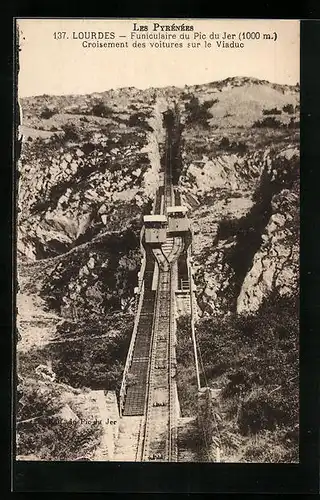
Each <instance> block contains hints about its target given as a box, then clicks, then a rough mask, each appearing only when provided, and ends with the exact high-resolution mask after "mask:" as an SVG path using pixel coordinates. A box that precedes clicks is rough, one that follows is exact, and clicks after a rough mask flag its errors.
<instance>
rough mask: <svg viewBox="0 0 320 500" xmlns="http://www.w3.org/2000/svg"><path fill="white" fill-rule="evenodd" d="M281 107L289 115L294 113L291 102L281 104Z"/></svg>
mask: <svg viewBox="0 0 320 500" xmlns="http://www.w3.org/2000/svg"><path fill="white" fill-rule="evenodd" d="M282 109H283V111H284V112H285V113H288V114H289V115H292V114H293V113H294V107H293V104H286V105H285V106H283V108H282Z"/></svg>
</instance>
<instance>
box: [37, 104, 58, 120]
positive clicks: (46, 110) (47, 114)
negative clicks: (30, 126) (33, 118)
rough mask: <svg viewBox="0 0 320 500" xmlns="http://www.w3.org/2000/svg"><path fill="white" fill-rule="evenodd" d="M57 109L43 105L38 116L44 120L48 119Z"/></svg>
mask: <svg viewBox="0 0 320 500" xmlns="http://www.w3.org/2000/svg"><path fill="white" fill-rule="evenodd" d="M57 113H58V111H57V110H56V109H50V108H48V107H45V108H44V109H43V110H42V111H41V113H40V118H44V119H45V120H48V119H49V118H51V117H52V116H53V115H56V114H57Z"/></svg>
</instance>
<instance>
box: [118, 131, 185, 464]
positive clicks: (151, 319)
mask: <svg viewBox="0 0 320 500" xmlns="http://www.w3.org/2000/svg"><path fill="white" fill-rule="evenodd" d="M172 144H173V143H172V126H170V125H168V126H167V134H166V141H165V158H164V163H165V164H164V179H163V186H162V187H160V188H159V189H158V192H157V195H156V199H155V202H154V205H153V212H154V213H155V214H158V213H159V214H165V213H166V209H167V207H168V206H172V204H174V203H177V202H180V195H179V194H176V193H175V190H174V189H173V184H172ZM183 248H184V242H183V239H182V238H181V237H177V236H176V237H174V238H168V239H167V241H166V243H164V244H162V246H161V247H160V248H156V249H155V248H154V249H152V250H148V251H147V254H146V259H147V262H146V269H145V276H144V292H143V293H144V297H143V303H142V308H141V313H140V319H139V325H138V334H137V340H136V343H135V347H134V351H133V356H132V361H131V367H130V370H129V372H128V374H129V378H130V377H131V378H132V379H133V380H132V384H131V385H130V384H129V387H128V388H127V392H126V398H125V404H124V412H123V414H124V415H127V416H134V415H144V418H143V421H142V426H141V429H140V435H139V442H138V452H137V460H141V461H160V462H167V461H168V462H174V461H177V394H176V386H175V381H174V377H175V371H176V361H175V345H174V342H175V340H174V339H175V323H174V321H175V320H174V300H175V297H174V276H175V272H174V269H175V268H174V266H176V261H177V259H178V258H179V255H180V254H181V252H182V251H183ZM155 263H156V266H158V282H157V287H156V290H152V283H151V282H152V280H151V275H152V273H153V270H154V266H155Z"/></svg>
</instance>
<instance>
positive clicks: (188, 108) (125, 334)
mask: <svg viewBox="0 0 320 500" xmlns="http://www.w3.org/2000/svg"><path fill="white" fill-rule="evenodd" d="M172 101H176V102H177V103H178V105H179V108H180V112H181V117H182V124H183V131H182V141H181V144H182V146H181V147H182V150H181V153H182V164H183V165H182V172H181V177H180V190H181V193H182V194H183V196H184V200H185V202H186V204H187V205H188V206H189V208H190V217H191V218H192V220H193V230H194V241H193V259H194V273H195V274H194V276H195V282H196V285H197V301H198V307H199V316H200V320H199V338H200V340H201V331H202V330H201V328H203V325H202V323H201V321H202V322H203V321H206V318H209V319H210V318H211V319H214V320H216V319H217V321H218V320H219V318H222V317H224V316H229V317H233V316H234V315H236V316H239V317H240V316H243V315H244V316H248V315H250V314H254V315H255V316H256V317H259V314H260V311H261V308H263V307H265V303H266V301H268V300H273V301H274V299H275V297H280V298H284V299H285V300H291V299H292V300H293V299H294V298H295V296H296V295H297V293H298V258H299V255H298V241H299V237H298V232H299V172H298V167H299V88H297V87H290V86H284V85H276V84H271V83H269V82H266V81H260V80H256V79H253V78H228V79H226V80H224V81H220V82H213V83H210V84H203V85H196V86H191V87H187V86H186V87H184V88H175V87H169V88H164V89H147V90H144V91H142V90H138V89H135V88H124V89H118V90H109V91H106V92H104V93H100V94H92V95H84V96H47V95H43V96H37V97H30V98H25V99H22V100H21V106H22V110H23V121H22V126H21V132H22V133H23V144H22V151H21V156H20V160H19V163H18V169H19V185H18V248H17V252H18V264H19V265H18V281H19V288H20V290H19V296H18V308H19V324H18V335H19V338H20V341H19V342H18V363H19V364H20V367H21V368H20V372H21V377H22V381H21V388H23V391H24V394H25V397H26V398H27V400H28V401H31V399H32V398H31V397H29V396H28V394H29V392H30V390H31V389H30V390H29V389H28V387H29V386H30V387H32V383H31V382H30V384H27V383H25V381H26V379H28V380H29V381H30V380H31V381H33V383H35V381H36V380H38V379H39V377H40V379H41V377H42V380H43V381H44V383H46V382H45V380H46V379H45V376H44V375H43V373H44V371H45V370H44V369H42V370H41V368H40V369H38V372H36V370H37V368H38V366H46V367H49V368H47V369H48V370H49V371H50V373H53V374H54V380H52V381H51V382H50V384H51V386H52V384H53V385H54V384H59V383H63V384H65V387H68V388H69V389H65V390H66V391H67V392H68V391H71V392H72V391H73V390H78V391H80V392H81V394H85V393H86V391H90V390H95V389H101V388H103V389H117V388H118V387H119V381H120V380H121V373H122V370H123V365H124V361H125V356H126V352H127V347H128V342H129V340H130V334H131V329H132V324H133V317H134V287H135V286H136V285H137V272H138V270H139V266H140V251H139V231H140V228H141V221H142V215H143V214H144V213H146V212H148V211H149V210H150V207H151V203H152V198H153V194H154V192H155V189H156V187H157V183H158V174H159V169H160V158H161V153H162V151H163V141H164V130H163V128H162V114H161V113H162V111H164V110H165V109H166V108H167V106H168V103H169V102H172ZM273 303H276V301H275V302H273ZM288 307H289V306H288ZM219 321H220V320H219ZM200 347H201V345H200ZM262 355H263V354H261V356H262ZM282 362H283V360H282ZM295 362H297V360H293V361H292V363H293V364H294V363H295ZM225 374H226V370H225ZM222 375H223V373H222ZM222 375H221V374H219V377H220V378H219V380H220V379H221V382H219V383H221V384H222V385H221V388H223V387H224V385H223V384H224V383H225V382H223V377H222V378H221V376H222ZM212 381H213V382H214V378H213V379H212ZM189 382H190V381H189ZM215 383H216V381H215ZM51 386H50V387H51ZM21 390H22V389H21ZM50 390H53V389H52V387H51V389H50ZM271 390H272V389H271ZM295 391H296V392H297V387H295ZM59 394H60V393H59ZM28 397H29V399H28ZM57 397H58V396H57ZM59 397H60V396H59ZM182 399H183V396H182ZM39 405H40V403H39ZM41 405H42V411H43V412H44V413H45V407H46V406H45V405H46V403H45V401H44V400H43V398H42V400H41ZM41 405H40V406H41ZM30 411H31V410H30ZM93 414H94V410H93ZM68 432H69V431H68ZM238 432H240V431H239V430H238ZM96 433H98V430H97V431H96ZM96 435H98V434H96ZM25 436H28V433H26V432H25V433H21V437H20V439H22V445H21V449H22V450H23V451H21V453H23V454H25V453H26V450H29V453H31V454H34V455H36V456H38V455H39V449H40V444H41V443H40V444H39V443H33V444H32V446H31V445H30V446H29V444H28V442H27V444H26V442H25V441H26V437H25ZM37 453H38V455H37ZM75 453H76V452H75ZM57 454H58V455H59V453H58V451H57ZM53 458H54V457H53ZM238 459H239V460H240V461H241V460H245V459H243V458H241V457H240V456H239V457H238ZM261 460H262V461H263V460H264V459H263V457H262V459H261ZM266 460H267V459H266ZM249 461H250V460H249Z"/></svg>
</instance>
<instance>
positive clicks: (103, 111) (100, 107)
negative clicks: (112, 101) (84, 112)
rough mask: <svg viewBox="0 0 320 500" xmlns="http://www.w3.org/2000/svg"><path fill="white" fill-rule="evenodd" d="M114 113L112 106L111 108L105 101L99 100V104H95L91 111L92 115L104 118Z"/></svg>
mask: <svg viewBox="0 0 320 500" xmlns="http://www.w3.org/2000/svg"><path fill="white" fill-rule="evenodd" d="M112 113H113V110H112V108H110V107H109V106H107V105H106V104H104V103H103V102H99V103H97V104H94V106H92V108H91V112H90V114H91V115H94V116H100V117H102V118H106V117H108V116H110V115H112Z"/></svg>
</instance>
